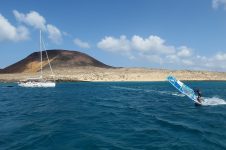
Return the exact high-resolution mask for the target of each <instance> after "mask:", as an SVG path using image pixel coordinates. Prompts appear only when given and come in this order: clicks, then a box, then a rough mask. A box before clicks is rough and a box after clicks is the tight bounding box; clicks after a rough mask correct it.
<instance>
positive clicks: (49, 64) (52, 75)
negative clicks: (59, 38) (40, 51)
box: [42, 40, 54, 77]
mask: <svg viewBox="0 0 226 150" xmlns="http://www.w3.org/2000/svg"><path fill="white" fill-rule="evenodd" d="M42 44H43V47H44V51H45V53H46V57H47V60H48V64H49V68H50V70H51V74H52V76H53V77H54V73H53V69H52V66H51V63H50V60H49V56H48V53H47V51H46V46H45V43H44V40H42Z"/></svg>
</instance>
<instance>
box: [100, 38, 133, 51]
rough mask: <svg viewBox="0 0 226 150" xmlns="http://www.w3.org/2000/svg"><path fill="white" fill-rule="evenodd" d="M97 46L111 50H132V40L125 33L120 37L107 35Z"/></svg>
mask: <svg viewBox="0 0 226 150" xmlns="http://www.w3.org/2000/svg"><path fill="white" fill-rule="evenodd" d="M97 47H98V48H100V49H103V50H106V51H110V52H123V51H124V52H129V51H130V50H131V47H130V41H129V40H128V39H127V37H126V36H124V35H122V36H120V38H119V39H117V38H114V37H111V36H106V37H105V38H103V39H102V40H101V41H100V42H98V43H97Z"/></svg>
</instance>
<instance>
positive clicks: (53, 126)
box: [0, 82, 226, 150]
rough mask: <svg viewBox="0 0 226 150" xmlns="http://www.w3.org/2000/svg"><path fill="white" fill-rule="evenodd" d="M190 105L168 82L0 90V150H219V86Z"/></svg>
mask: <svg viewBox="0 0 226 150" xmlns="http://www.w3.org/2000/svg"><path fill="white" fill-rule="evenodd" d="M186 84H187V85H189V86H190V87H192V88H200V89H201V90H202V93H203V96H204V97H205V100H206V102H205V105H204V106H195V105H194V104H193V103H192V101H191V100H189V99H188V98H187V97H185V96H184V95H182V94H180V93H178V92H177V90H176V89H175V88H173V87H172V86H171V85H170V84H169V83H168V82H108V83H89V82H84V83H79V82H78V83H58V84H57V86H56V88H46V89H45V88H22V87H18V86H17V85H16V84H14V83H1V84H0V149H1V150H46V149H50V150H70V149H75V150H80V149H81V150H140V149H147V150H149V149H154V150H156V149H172V150H177V149H178V150H187V149H188V150H190V149H192V150H193V149H205V150H208V149H210V150H213V149H214V150H218V149H219V150H220V149H226V82H186Z"/></svg>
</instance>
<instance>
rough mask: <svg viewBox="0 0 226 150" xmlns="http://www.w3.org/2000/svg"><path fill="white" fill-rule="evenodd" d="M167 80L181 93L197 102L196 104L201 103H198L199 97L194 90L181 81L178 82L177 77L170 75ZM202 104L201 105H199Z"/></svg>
mask: <svg viewBox="0 0 226 150" xmlns="http://www.w3.org/2000/svg"><path fill="white" fill-rule="evenodd" d="M167 80H168V81H169V82H170V83H171V84H172V85H173V86H174V87H175V88H176V89H178V90H179V91H180V92H181V93H183V94H184V95H186V96H188V97H189V98H190V99H191V100H193V101H195V102H196V103H199V102H198V101H197V96H196V95H195V92H194V90H193V89H191V88H190V87H188V86H187V85H185V84H184V83H182V82H181V81H179V80H177V79H176V78H175V77H173V76H171V75H169V76H168V77H167ZM199 104H200V103H199Z"/></svg>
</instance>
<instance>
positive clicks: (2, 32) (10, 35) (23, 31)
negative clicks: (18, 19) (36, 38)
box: [0, 14, 29, 41]
mask: <svg viewBox="0 0 226 150" xmlns="http://www.w3.org/2000/svg"><path fill="white" fill-rule="evenodd" d="M27 39H29V31H28V29H27V28H26V27H24V26H19V27H15V26H13V25H12V24H11V23H10V22H9V21H8V20H7V19H6V18H5V17H4V16H2V15H1V14H0V41H23V40H27Z"/></svg>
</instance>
